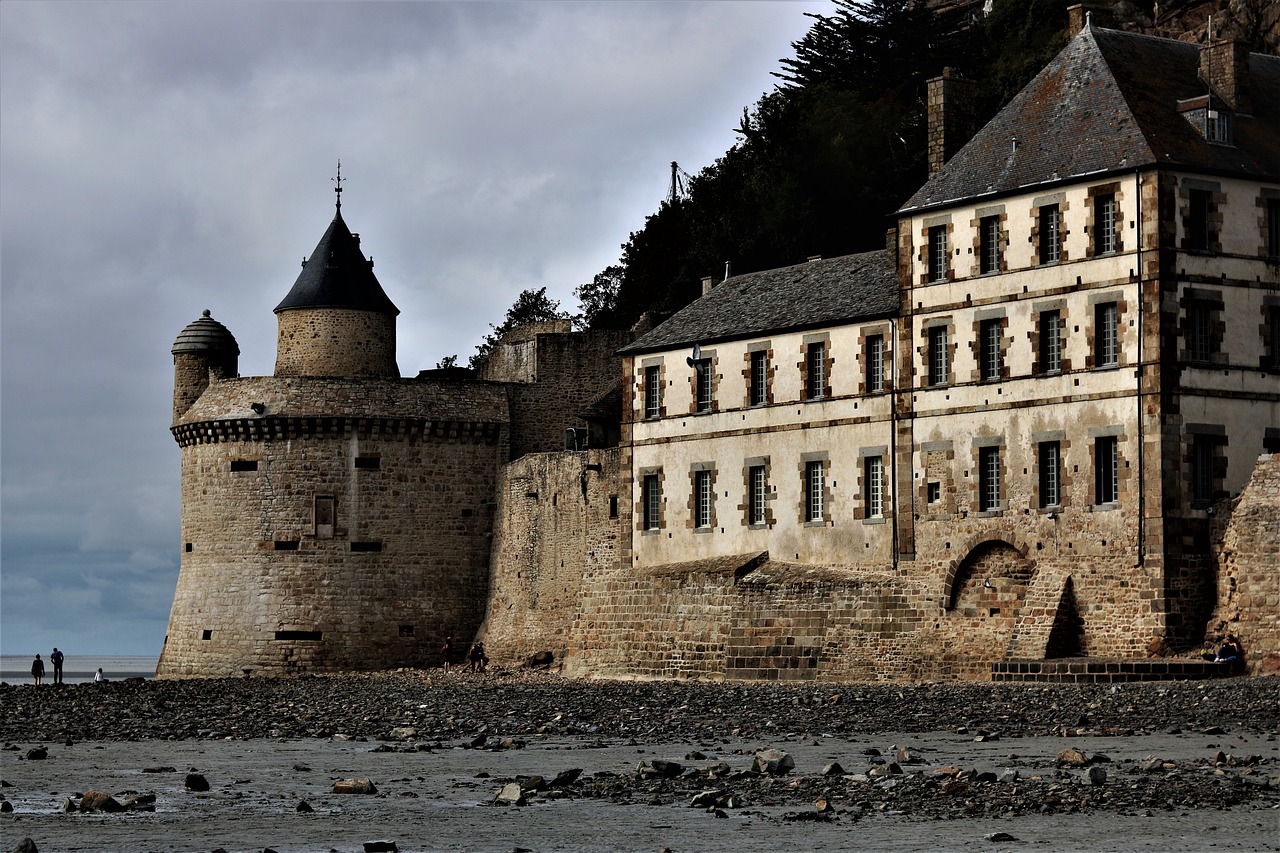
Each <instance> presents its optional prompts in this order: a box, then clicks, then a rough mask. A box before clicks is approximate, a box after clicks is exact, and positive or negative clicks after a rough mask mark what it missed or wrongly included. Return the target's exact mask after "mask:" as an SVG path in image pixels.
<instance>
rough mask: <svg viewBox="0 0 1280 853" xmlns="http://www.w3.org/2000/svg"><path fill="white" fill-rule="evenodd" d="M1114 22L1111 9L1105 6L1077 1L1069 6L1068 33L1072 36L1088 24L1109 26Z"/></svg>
mask: <svg viewBox="0 0 1280 853" xmlns="http://www.w3.org/2000/svg"><path fill="white" fill-rule="evenodd" d="M1112 23H1113V21H1112V17H1111V10H1110V9H1108V8H1106V7H1105V6H1087V5H1085V4H1084V3H1077V4H1075V5H1074V6H1068V7H1067V34H1068V35H1069V36H1070V37H1072V38H1074V37H1075V36H1076V34H1078V33H1080V32H1081V31H1083V30H1084V29H1085V27H1086V25H1092V26H1095V27H1108V28H1109V27H1110V26H1111V25H1112Z"/></svg>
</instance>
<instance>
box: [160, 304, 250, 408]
mask: <svg viewBox="0 0 1280 853" xmlns="http://www.w3.org/2000/svg"><path fill="white" fill-rule="evenodd" d="M171 352H172V353H173V420H174V422H175V423H176V422H177V421H178V419H179V418H181V417H182V416H183V414H185V413H186V411H187V409H189V408H191V404H192V403H194V402H195V401H196V400H198V399H200V395H201V394H203V393H204V390H205V389H206V388H208V387H209V375H210V373H213V374H214V375H216V376H235V375H237V373H238V371H239V359H240V345H239V344H237V343H236V339H235V336H233V335H232V334H231V332H230V331H229V330H228V329H227V327H226V326H224V325H222V324H221V323H219V322H218V321H217V320H215V319H213V317H212V316H210V312H209V309H208V308H206V309H205V310H204V314H202V315H201V316H200V319H198V320H195V321H193V322H192V323H190V324H188V325H187V327H186V328H185V329H183V330H182V331H181V332H180V333H179V334H178V337H177V340H175V341H174V342H173V349H172V350H171Z"/></svg>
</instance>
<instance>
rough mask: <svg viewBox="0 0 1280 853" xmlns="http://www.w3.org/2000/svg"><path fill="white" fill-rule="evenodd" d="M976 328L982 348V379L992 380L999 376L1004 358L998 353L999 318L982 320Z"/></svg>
mask: <svg viewBox="0 0 1280 853" xmlns="http://www.w3.org/2000/svg"><path fill="white" fill-rule="evenodd" d="M978 330H979V331H978V334H979V337H980V339H981V340H980V342H979V343H980V345H981V349H982V354H981V362H982V364H981V376H982V381H984V382H992V381H995V380H997V379H999V378H1000V368H1001V367H1003V366H1004V359H1003V357H1002V356H1001V354H1000V343H1001V328H1000V320H999V319H992V320H983V321H982V323H981V325H979V327H978Z"/></svg>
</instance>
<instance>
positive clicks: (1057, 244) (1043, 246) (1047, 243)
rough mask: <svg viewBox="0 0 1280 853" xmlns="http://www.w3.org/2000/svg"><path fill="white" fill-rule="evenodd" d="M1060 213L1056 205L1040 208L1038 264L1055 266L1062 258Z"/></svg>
mask: <svg viewBox="0 0 1280 853" xmlns="http://www.w3.org/2000/svg"><path fill="white" fill-rule="evenodd" d="M1061 231H1062V212H1061V211H1060V210H1059V209H1058V206H1057V205H1056V204H1046V205H1044V206H1043V207H1041V208H1040V247H1039V248H1040V263H1042V264H1056V263H1057V262H1058V260H1059V258H1061V257H1062V233H1061Z"/></svg>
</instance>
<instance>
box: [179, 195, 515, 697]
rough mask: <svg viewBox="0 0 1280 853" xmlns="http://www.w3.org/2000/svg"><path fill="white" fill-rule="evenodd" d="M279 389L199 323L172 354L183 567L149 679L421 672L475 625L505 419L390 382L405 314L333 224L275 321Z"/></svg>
mask: <svg viewBox="0 0 1280 853" xmlns="http://www.w3.org/2000/svg"><path fill="white" fill-rule="evenodd" d="M275 312H276V314H277V316H278V318H279V339H278V357H277V361H276V370H275V374H274V375H273V376H257V377H238V376H237V375H236V358H237V356H238V354H239V347H238V346H237V345H236V342H235V339H234V338H233V337H232V336H231V333H230V332H229V331H227V330H226V329H225V328H224V327H223V326H222V325H221V324H219V323H217V322H216V321H214V320H213V319H212V318H211V317H210V316H209V312H207V311H206V312H205V316H204V317H203V318H201V319H200V320H197V321H196V322H194V323H192V324H191V325H190V326H188V327H187V328H186V329H185V330H183V332H182V334H181V335H179V337H178V340H177V342H175V344H174V347H173V353H174V363H175V381H174V422H173V426H172V428H171V431H172V433H173V435H174V438H175V439H176V440H177V442H178V444H179V446H180V447H181V448H182V545H181V548H182V551H181V565H180V569H179V576H178V584H177V589H176V591H175V594H174V603H173V610H172V612H171V614H170V619H169V629H168V633H167V635H166V638H165V645H164V649H163V651H162V653H161V657H160V663H159V667H158V669H157V675H159V676H160V677H193V676H196V677H213V676H227V675H233V676H238V675H240V674H241V673H242V672H244V671H250V672H253V673H255V674H274V675H280V674H287V673H294V672H304V671H306V672H326V671H340V670H360V669H386V668H393V667H401V666H421V665H424V664H433V663H437V662H438V661H439V649H440V645H441V641H442V639H443V638H444V637H445V636H446V635H450V634H452V635H453V636H454V637H455V638H456V641H457V643H458V644H459V645H462V644H465V643H467V642H469V641H470V639H471V638H472V637H473V636H474V634H475V632H476V630H477V629H478V627H479V625H480V623H481V620H482V619H483V615H484V606H485V599H486V593H487V590H488V570H489V545H490V538H491V535H492V531H493V514H494V506H495V503H496V497H495V496H496V492H497V484H498V478H499V474H500V470H501V466H502V465H503V464H504V463H505V462H506V461H507V456H508V452H509V439H508V426H509V416H508V402H507V396H506V392H505V390H504V388H503V386H501V385H500V384H498V383H491V382H478V381H471V380H468V379H442V378H438V377H435V378H433V377H426V378H414V379H402V378H400V376H399V370H398V369H397V367H396V354H395V322H396V315H397V314H398V311H397V309H396V307H395V305H393V304H392V302H391V300H390V299H389V298H388V297H387V295H386V293H385V292H384V291H383V289H382V286H381V285H380V284H379V283H378V280H377V278H375V277H374V275H373V270H372V261H371V260H369V259H366V258H365V257H364V255H363V254H362V252H361V250H360V243H359V238H358V237H357V235H355V234H352V233H351V231H350V230H349V229H348V228H347V225H346V223H345V222H344V221H343V219H342V215H341V206H340V205H339V206H338V211H337V214H336V215H335V216H334V219H333V221H332V223H331V224H330V225H329V228H328V230H326V231H325V233H324V236H323V237H322V238H321V239H320V242H319V243H318V244H317V246H316V249H315V251H314V252H313V253H312V254H311V257H310V258H309V259H308V260H307V261H306V264H305V266H304V268H303V271H302V273H301V274H300V275H299V276H298V279H297V281H296V282H295V283H294V285H293V288H292V289H291V290H290V291H289V293H288V295H287V296H286V297H285V298H284V300H283V301H282V302H281V303H280V304H279V305H278V306H277V307H276V309H275Z"/></svg>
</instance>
